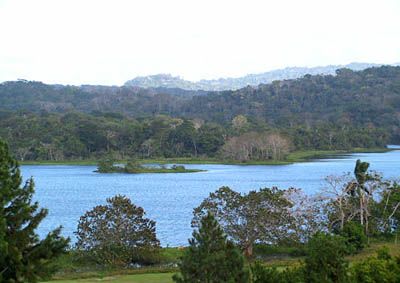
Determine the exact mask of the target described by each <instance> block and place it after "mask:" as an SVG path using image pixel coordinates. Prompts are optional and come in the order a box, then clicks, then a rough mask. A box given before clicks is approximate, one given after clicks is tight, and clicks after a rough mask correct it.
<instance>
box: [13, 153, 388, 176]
mask: <svg viewBox="0 0 400 283" xmlns="http://www.w3.org/2000/svg"><path fill="white" fill-rule="evenodd" d="M390 150H391V149H387V148H353V149H351V150H299V151H293V152H291V153H289V155H288V156H287V157H286V159H285V160H280V161H274V160H265V161H258V160H254V161H248V162H238V161H233V160H223V159H218V158H199V157H179V158H149V159H141V160H138V161H139V162H140V163H141V164H151V163H154V164H173V163H176V164H226V165H287V164H292V163H295V162H306V161H310V160H312V159H322V158H339V157H341V156H343V155H347V154H351V153H382V152H388V151H390ZM126 162H127V161H126V160H118V161H117V162H116V163H121V164H126ZM20 163H21V164H22V165H92V166H94V165H97V163H98V160H94V159H89V160H61V161H47V160H42V161H40V160H38V161H23V162H20ZM143 173H148V172H143ZM157 173H164V172H157Z"/></svg>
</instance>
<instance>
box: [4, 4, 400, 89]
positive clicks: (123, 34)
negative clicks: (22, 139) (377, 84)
mask: <svg viewBox="0 0 400 283" xmlns="http://www.w3.org/2000/svg"><path fill="white" fill-rule="evenodd" d="M350 62H368V63H382V64H390V63H397V62H400V0H375V1H370V0H360V1H359V0H332V1H331V0H302V1H299V0H261V1H256V0H227V1H225V0H196V1H193V0H141V1H139V0H138V1H136V0H126V1H124V0H109V1H103V0H79V1H78V0H35V1H32V0H26V1H23V0H0V82H2V81H7V80H16V79H27V80H37V81H43V82H45V83H62V84H74V85H80V84H103V85H121V84H123V83H124V82H125V81H127V80H129V79H132V78H134V77H136V76H145V75H151V74H158V73H170V74H172V75H179V76H181V77H182V78H184V79H188V80H195V81H196V80H200V79H214V78H220V77H239V76H243V75H246V74H250V73H261V72H265V71H269V70H273V69H280V68H284V67H293V66H307V67H312V66H323V65H329V64H335V65H336V64H348V63H350Z"/></svg>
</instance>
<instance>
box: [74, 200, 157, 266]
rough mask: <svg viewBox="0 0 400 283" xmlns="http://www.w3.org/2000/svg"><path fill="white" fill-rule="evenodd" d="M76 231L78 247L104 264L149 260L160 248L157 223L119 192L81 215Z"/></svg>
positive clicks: (144, 261)
mask: <svg viewBox="0 0 400 283" xmlns="http://www.w3.org/2000/svg"><path fill="white" fill-rule="evenodd" d="M76 234H77V237H78V242H77V244H76V246H77V248H78V250H79V251H81V252H84V253H86V255H89V256H92V258H93V259H94V260H95V261H97V262H98V263H100V264H105V265H114V266H127V265H129V264H131V263H151V262H154V261H155V260H156V259H157V256H158V252H159V247H160V242H159V241H158V239H157V237H156V223H155V222H154V221H153V220H150V219H148V218H146V217H145V212H144V209H143V208H141V207H139V206H136V205H134V204H133V203H132V202H131V200H130V199H129V198H127V197H125V196H121V195H117V196H114V197H112V198H108V199H107V204H106V205H98V206H95V207H94V208H93V209H92V210H90V211H88V212H86V213H85V214H84V215H83V216H81V218H80V220H79V223H78V231H77V232H76Z"/></svg>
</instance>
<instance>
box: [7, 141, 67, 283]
mask: <svg viewBox="0 0 400 283" xmlns="http://www.w3.org/2000/svg"><path fill="white" fill-rule="evenodd" d="M21 182H22V177H21V173H20V169H19V165H18V163H17V162H16V161H15V160H14V159H13V158H12V157H11V155H10V153H9V150H8V146H7V145H6V143H4V142H3V141H1V140H0V282H5V283H7V282H10V283H11V282H37V281H38V280H40V279H43V278H47V277H48V276H49V275H51V274H52V273H54V271H55V269H54V266H52V265H51V263H52V261H53V260H54V259H55V258H57V257H58V256H60V255H61V254H63V253H65V250H66V247H67V246H68V242H69V239H64V238H63V237H61V236H60V231H61V228H58V229H56V230H54V231H52V232H50V233H49V234H48V235H47V236H46V237H45V238H44V239H42V240H40V239H39V236H38V235H37V234H36V233H35V230H36V228H37V227H38V225H39V224H40V222H41V221H42V220H43V219H44V218H45V217H46V215H47V210H46V209H40V208H39V204H38V203H37V202H34V203H32V197H33V194H34V183H33V180H32V179H30V180H28V181H27V182H26V183H25V185H24V186H21Z"/></svg>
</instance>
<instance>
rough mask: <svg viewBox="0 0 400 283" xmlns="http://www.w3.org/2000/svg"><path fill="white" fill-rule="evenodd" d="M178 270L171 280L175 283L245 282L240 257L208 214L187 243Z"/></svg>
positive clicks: (245, 274)
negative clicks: (187, 245) (178, 272)
mask: <svg viewBox="0 0 400 283" xmlns="http://www.w3.org/2000/svg"><path fill="white" fill-rule="evenodd" d="M179 269H180V274H176V275H174V277H173V279H174V281H175V282H178V283H189V282H190V283H192V282H204V283H224V282H232V283H233V282H236V283H240V282H248V281H247V280H248V276H247V272H246V271H245V269H244V258H243V256H242V255H241V253H240V251H239V250H238V249H237V248H236V247H235V246H234V244H233V243H232V242H231V241H229V240H227V238H226V236H225V235H224V232H223V230H222V229H221V227H220V226H219V225H218V222H217V221H216V220H215V218H214V216H213V215H212V214H211V213H208V214H207V215H206V216H204V217H203V218H202V219H201V221H200V227H199V230H198V231H194V232H193V238H192V239H189V247H188V249H187V250H186V252H185V254H184V256H183V257H182V259H181V263H180V265H179Z"/></svg>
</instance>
